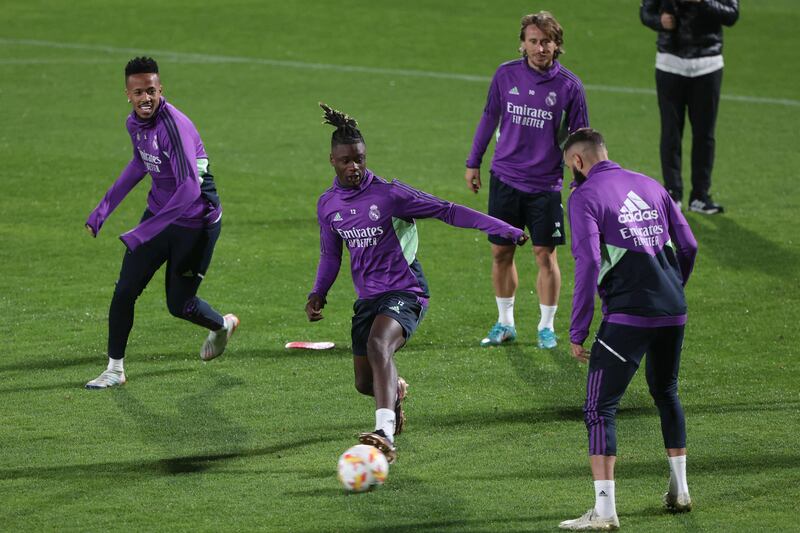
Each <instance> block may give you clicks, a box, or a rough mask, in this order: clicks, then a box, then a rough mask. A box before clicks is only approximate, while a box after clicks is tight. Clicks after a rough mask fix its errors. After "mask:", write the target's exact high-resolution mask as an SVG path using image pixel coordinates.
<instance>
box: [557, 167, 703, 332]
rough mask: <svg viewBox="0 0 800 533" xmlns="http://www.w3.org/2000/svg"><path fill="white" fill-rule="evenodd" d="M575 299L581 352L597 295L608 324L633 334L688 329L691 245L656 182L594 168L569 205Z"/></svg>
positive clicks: (691, 237) (693, 253)
mask: <svg viewBox="0 0 800 533" xmlns="http://www.w3.org/2000/svg"><path fill="white" fill-rule="evenodd" d="M568 210H569V223H570V227H571V229H572V255H573V256H574V257H575V291H574V293H573V297H572V320H571V325H570V331H569V335H570V340H571V341H572V342H574V343H575V344H582V343H583V341H584V340H586V337H587V336H588V335H589V326H590V325H591V323H592V316H593V315H594V293H595V290H597V292H598V293H599V294H600V298H601V299H602V303H603V316H604V320H605V321H607V322H612V323H616V324H624V325H628V326H638V327H664V326H677V325H682V324H685V323H686V299H685V297H684V292H683V287H684V286H685V285H686V282H687V281H688V280H689V275H690V274H691V273H692V268H693V267H694V260H695V256H696V255H697V241H696V240H695V238H694V235H692V230H691V229H690V228H689V224H688V222H686V219H685V218H684V216H683V215H682V214H681V211H680V208H679V207H678V206H677V204H676V203H675V202H673V201H672V198H670V196H669V194H668V193H667V191H666V189H664V187H662V186H661V184H659V183H658V182H657V181H655V180H653V179H651V178H649V177H647V176H645V175H643V174H638V173H636V172H631V171H629V170H625V169H623V168H622V167H620V166H619V165H618V164H616V163H614V162H613V161H601V162H600V163H597V164H596V165H594V166H593V167H592V168H591V170H590V171H589V173H588V175H587V179H586V181H585V182H584V183H583V184H581V185H580V186H579V187H578V188H577V189H576V190H575V191H574V192H573V193H572V195H571V196H570V198H569V207H568Z"/></svg>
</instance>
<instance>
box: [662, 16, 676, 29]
mask: <svg viewBox="0 0 800 533" xmlns="http://www.w3.org/2000/svg"><path fill="white" fill-rule="evenodd" d="M661 27H662V28H664V29H665V30H667V31H672V30H674V29H675V15H672V14H670V13H661Z"/></svg>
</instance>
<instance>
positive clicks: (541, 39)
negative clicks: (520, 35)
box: [521, 24, 556, 70]
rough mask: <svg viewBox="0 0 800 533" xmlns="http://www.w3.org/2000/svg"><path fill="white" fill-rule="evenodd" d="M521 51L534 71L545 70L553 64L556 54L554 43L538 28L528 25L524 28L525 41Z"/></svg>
mask: <svg viewBox="0 0 800 533" xmlns="http://www.w3.org/2000/svg"><path fill="white" fill-rule="evenodd" d="M521 46H522V51H523V52H525V56H526V57H527V58H528V65H530V66H531V67H532V68H535V69H536V70H547V69H549V68H550V67H551V66H552V64H553V59H554V56H555V53H556V43H554V42H553V41H552V40H551V39H550V38H549V37H548V36H547V35H545V33H544V32H543V31H542V30H540V29H539V27H538V26H535V25H533V24H530V25H529V26H527V27H526V28H525V40H524V41H522V44H521Z"/></svg>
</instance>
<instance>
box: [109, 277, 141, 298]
mask: <svg viewBox="0 0 800 533" xmlns="http://www.w3.org/2000/svg"><path fill="white" fill-rule="evenodd" d="M141 293H142V288H140V287H138V286H136V285H133V284H131V283H127V282H124V281H122V280H120V281H117V285H116V286H115V287H114V299H115V300H117V301H121V302H128V303H133V302H135V301H136V298H138V297H139V295H140V294H141Z"/></svg>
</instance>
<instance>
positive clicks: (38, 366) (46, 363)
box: [0, 355, 108, 372]
mask: <svg viewBox="0 0 800 533" xmlns="http://www.w3.org/2000/svg"><path fill="white" fill-rule="evenodd" d="M106 362H108V359H107V358H106V357H105V356H97V355H86V356H83V357H72V358H67V357H64V358H59V359H43V358H37V356H35V355H34V356H32V358H31V359H27V360H25V361H18V362H15V363H8V364H5V365H0V372H14V371H19V370H22V371H24V370H58V369H60V368H69V367H73V366H83V365H88V364H91V363H97V364H106Z"/></svg>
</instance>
